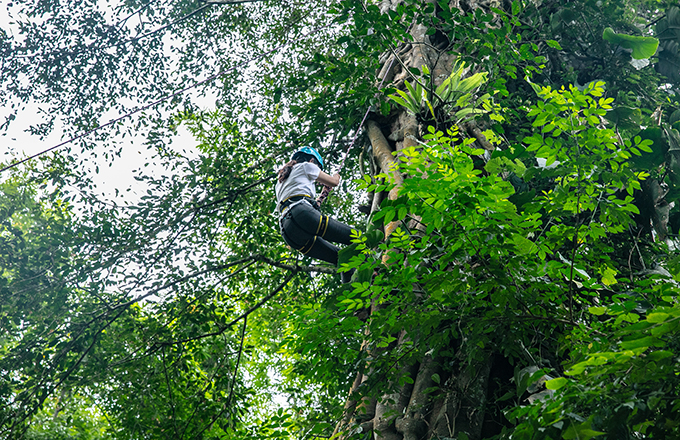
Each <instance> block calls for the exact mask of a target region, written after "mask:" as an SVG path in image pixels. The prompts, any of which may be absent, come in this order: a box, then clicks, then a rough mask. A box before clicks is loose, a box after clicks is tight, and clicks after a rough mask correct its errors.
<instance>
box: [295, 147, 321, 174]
mask: <svg viewBox="0 0 680 440" xmlns="http://www.w3.org/2000/svg"><path fill="white" fill-rule="evenodd" d="M290 159H291V160H294V161H296V162H297V163H301V162H309V161H310V159H314V160H315V161H316V163H317V164H318V165H319V168H321V169H322V170H323V159H322V158H321V155H320V154H319V152H318V151H316V150H315V149H314V148H312V147H302V148H300V149H299V150H297V151H296V152H295V153H293V156H292V157H291V158H290Z"/></svg>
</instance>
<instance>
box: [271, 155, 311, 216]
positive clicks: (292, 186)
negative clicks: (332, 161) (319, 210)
mask: <svg viewBox="0 0 680 440" xmlns="http://www.w3.org/2000/svg"><path fill="white" fill-rule="evenodd" d="M320 172H321V169H320V168H319V167H318V166H316V165H315V164H313V163H311V162H302V163H297V164H295V165H293V169H292V170H290V175H289V176H288V178H287V179H286V180H284V181H283V183H280V182H277V183H276V186H275V187H274V191H275V192H276V206H277V209H278V207H279V206H280V204H281V202H282V201H283V200H286V199H288V198H289V197H293V196H309V197H311V198H312V199H315V198H316V188H315V186H314V182H316V179H317V178H318V177H319V173H320ZM291 206H292V205H291ZM279 213H280V212H279Z"/></svg>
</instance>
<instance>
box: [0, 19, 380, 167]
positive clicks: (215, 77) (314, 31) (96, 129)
mask: <svg viewBox="0 0 680 440" xmlns="http://www.w3.org/2000/svg"><path fill="white" fill-rule="evenodd" d="M332 24H333V23H330V24H327V25H325V26H321V27H319V28H316V29H314V30H312V31H311V32H309V33H307V34H304V35H302V36H301V37H300V38H296V39H290V40H288V41H286V42H284V43H282V44H280V45H278V46H276V47H275V48H273V49H271V50H268V51H267V52H264V53H262V54H260V55H258V56H256V57H255V58H251V59H250V60H246V61H244V62H242V63H240V64H237V65H235V66H232V67H229V68H227V69H223V70H220V71H219V72H217V73H215V74H213V75H211V76H209V77H208V78H206V79H204V80H202V81H199V82H197V83H195V84H193V85H191V86H188V87H184V88H183V89H180V90H178V91H176V92H174V93H171V94H169V95H165V96H163V97H162V98H160V99H157V100H156V101H153V102H151V103H150V104H147V105H145V106H142V107H139V108H137V109H135V110H133V111H131V112H129V113H126V114H124V115H122V116H119V117H117V118H115V119H112V120H110V121H109V122H107V123H105V124H102V125H99V126H97V127H95V128H92V129H90V130H87V131H85V132H83V133H81V134H79V135H77V136H74V137H72V138H69V139H67V140H65V141H63V142H61V143H59V144H57V145H55V146H53V147H50V148H48V149H46V150H43V151H41V152H39V153H36V154H34V155H32V156H29V157H27V158H25V159H22V160H20V161H17V162H14V163H12V164H9V165H7V166H5V167H4V168H2V169H0V173H2V172H4V171H7V170H9V169H11V168H14V167H16V166H19V165H21V164H22V163H25V162H28V161H29V160H31V159H35V158H36V157H39V156H42V155H43V154H46V153H49V152H50V151H53V150H56V149H57V148H59V147H63V146H64V145H66V144H69V143H71V142H74V141H77V140H79V139H82V138H84V137H86V136H88V135H90V134H92V133H94V132H96V131H98V130H101V129H102V128H105V127H109V126H111V125H114V124H116V123H118V122H120V121H122V120H124V119H126V118H129V117H130V116H132V115H135V114H137V113H139V112H142V111H144V110H148V109H149V108H151V107H155V106H156V105H158V104H160V103H162V102H165V101H168V100H170V99H172V98H174V97H176V96H179V95H181V94H183V93H184V92H187V91H189V90H191V89H194V88H196V87H198V86H201V85H203V84H206V83H209V82H211V81H213V80H215V79H217V78H218V77H220V76H222V75H225V74H227V73H229V72H231V71H232V70H235V69H236V68H238V67H241V66H245V65H247V64H250V63H252V62H254V61H259V60H261V59H262V58H264V57H266V56H267V55H270V54H272V53H274V52H276V51H278V50H280V49H283V48H284V47H286V46H288V45H289V44H291V43H292V42H295V41H301V40H305V39H307V38H309V37H311V36H312V35H314V34H316V33H318V32H320V31H322V30H323V29H325V28H327V27H330V26H331V25H332ZM366 114H367V115H368V112H366ZM362 124H363V122H362ZM348 151H349V150H348ZM343 161H344V159H343Z"/></svg>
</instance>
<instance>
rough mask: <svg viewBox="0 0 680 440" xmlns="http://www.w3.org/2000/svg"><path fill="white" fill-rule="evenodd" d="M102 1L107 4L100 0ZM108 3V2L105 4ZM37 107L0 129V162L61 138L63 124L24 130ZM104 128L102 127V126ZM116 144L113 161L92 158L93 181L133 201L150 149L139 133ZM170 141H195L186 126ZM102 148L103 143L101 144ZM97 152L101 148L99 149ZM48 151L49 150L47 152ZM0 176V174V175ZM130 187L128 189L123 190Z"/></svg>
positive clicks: (1, 114) (206, 103) (2, 15)
mask: <svg viewBox="0 0 680 440" xmlns="http://www.w3.org/2000/svg"><path fill="white" fill-rule="evenodd" d="M2 3H3V2H0V28H2V29H4V30H6V31H8V32H9V33H12V31H13V29H12V27H11V26H10V24H9V22H10V17H9V14H8V12H7V6H6V5H3V4H2ZM102 3H103V4H107V5H108V4H110V3H109V2H106V1H102ZM109 7H110V6H109ZM214 102H215V100H214V98H210V97H208V98H201V99H200V102H199V105H201V106H203V107H205V108H211V107H214ZM145 104H147V103H146V102H139V103H136V105H138V106H143V105H145ZM38 110H39V108H38V106H37V105H35V104H28V105H26V108H25V110H23V111H21V112H20V113H19V114H18V115H17V119H15V120H14V121H13V122H12V123H11V124H10V127H9V130H7V131H0V162H3V163H8V161H9V158H10V157H13V158H15V159H17V158H23V157H26V156H31V155H33V154H36V153H39V152H41V151H44V150H46V149H48V148H50V147H53V146H55V145H57V144H59V143H61V142H62V141H63V140H65V138H62V133H63V127H62V126H59V125H58V124H57V125H56V126H55V129H54V131H53V132H52V133H51V134H50V135H49V136H47V137H46V138H43V139H40V138H39V137H37V136H31V135H30V134H29V133H28V132H27V131H26V130H27V129H28V127H29V126H30V125H31V124H32V123H35V122H36V121H40V119H41V118H40V116H39V112H38ZM8 114H9V109H4V108H3V106H0V121H4V119H5V116H6V115H8ZM107 116H108V118H105V119H103V120H102V121H101V122H102V123H106V122H108V121H109V120H111V119H114V118H116V117H118V116H120V115H118V114H110V115H107ZM123 123H131V120H130V119H126V120H124V121H123ZM104 129H106V128H104ZM116 141H117V142H119V143H120V146H122V147H123V155H122V157H120V158H117V159H116V160H115V161H114V162H113V164H109V163H107V162H106V161H105V160H104V159H103V158H102V155H101V154H99V155H98V157H99V159H98V160H96V159H94V158H92V161H93V162H94V163H96V164H97V165H99V174H98V175H95V182H96V184H97V187H98V191H99V192H100V193H105V194H106V195H107V197H111V196H112V195H113V194H114V193H115V190H116V189H118V191H119V193H120V194H123V195H125V196H126V197H127V198H128V200H129V201H134V200H135V199H137V197H138V196H139V195H141V194H142V193H144V192H145V190H146V189H145V187H143V186H142V185H141V184H139V182H138V181H137V180H135V179H134V176H135V170H136V169H138V168H140V167H141V166H142V165H143V164H144V163H145V162H148V161H149V159H150V152H149V151H147V148H146V146H145V145H144V141H145V139H144V137H143V135H141V136H139V137H137V138H130V137H129V136H128V137H126V138H124V139H117V140H116ZM173 144H174V145H181V146H182V148H183V149H186V150H188V151H191V150H192V149H193V147H194V146H195V145H196V142H195V140H194V139H193V138H192V137H191V135H190V134H189V133H187V132H186V130H184V129H181V128H180V131H179V135H178V136H177V137H176V138H174V140H173ZM102 148H103V147H102ZM100 153H101V152H100ZM47 154H50V153H47ZM0 178H1V176H0ZM128 188H131V191H127V189H128Z"/></svg>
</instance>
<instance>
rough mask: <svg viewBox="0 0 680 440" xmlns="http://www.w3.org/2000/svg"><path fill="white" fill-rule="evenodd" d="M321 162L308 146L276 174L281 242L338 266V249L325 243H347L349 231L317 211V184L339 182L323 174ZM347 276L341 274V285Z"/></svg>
mask: <svg viewBox="0 0 680 440" xmlns="http://www.w3.org/2000/svg"><path fill="white" fill-rule="evenodd" d="M323 168H324V164H323V159H322V158H321V155H320V154H319V152H318V151H316V150H315V149H314V148H312V147H303V148H300V149H299V150H297V151H296V152H295V153H294V154H293V156H292V157H291V160H290V162H288V163H287V164H286V165H284V166H283V168H281V169H280V170H279V172H278V182H277V183H276V187H275V192H276V202H277V209H278V212H279V214H280V216H281V217H280V222H279V224H280V226H281V235H282V236H283V239H284V241H285V242H286V243H287V244H288V245H289V246H290V247H292V248H293V249H295V250H298V251H300V252H301V253H302V254H303V255H307V256H310V257H312V258H316V259H319V260H323V261H327V262H329V263H332V264H335V265H337V264H338V250H339V248H338V247H337V246H335V245H333V244H331V243H329V241H331V242H334V243H340V244H350V243H351V241H350V234H351V232H352V228H351V227H349V226H347V225H346V224H344V223H341V222H339V221H337V220H335V219H333V218H330V217H329V216H327V215H323V214H322V213H321V212H320V211H319V204H318V203H317V202H316V200H315V197H316V188H315V186H314V184H315V183H316V182H319V183H321V184H324V185H326V186H328V187H336V186H338V184H339V183H340V175H339V174H338V173H335V174H333V175H332V176H331V175H330V174H327V173H325V172H324V171H323ZM346 278H348V277H347V276H345V274H343V282H346V281H347V280H346Z"/></svg>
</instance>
